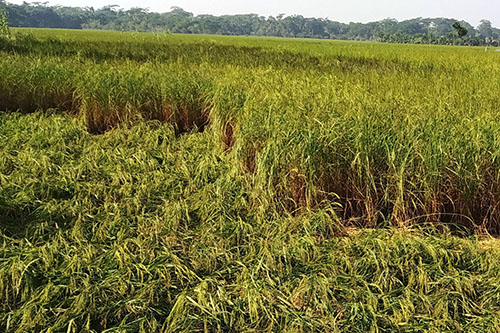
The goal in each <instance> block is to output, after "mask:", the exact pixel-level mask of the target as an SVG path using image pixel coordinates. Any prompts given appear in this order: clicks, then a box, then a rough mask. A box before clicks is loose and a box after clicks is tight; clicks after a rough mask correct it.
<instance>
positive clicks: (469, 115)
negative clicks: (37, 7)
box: [0, 29, 500, 332]
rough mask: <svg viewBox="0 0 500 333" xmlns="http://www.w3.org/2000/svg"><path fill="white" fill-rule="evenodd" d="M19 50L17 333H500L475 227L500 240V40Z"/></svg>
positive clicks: (13, 95) (8, 53)
mask: <svg viewBox="0 0 500 333" xmlns="http://www.w3.org/2000/svg"><path fill="white" fill-rule="evenodd" d="M0 55H1V57H0V110H3V111H4V112H1V113H0V240H1V242H0V331H7V332H26V331H36V332H38V331H54V332H59V331H67V332H79V331H84V332H85V331H87V332H101V331H104V330H109V331H131V332H137V331H140V332H156V331H158V332H160V331H166V332H173V331H207V332H212V331H221V332H227V331H276V332H280V331H287V332H294V331H296V332H301V331H314V330H316V331H343V332H346V331H347V332H367V331H422V332H423V331H474V332H492V331H498V330H500V321H499V316H500V294H499V290H500V263H499V261H498V256H499V255H500V252H499V250H498V248H497V245H496V242H494V241H492V242H488V243H486V242H484V241H480V240H479V239H478V238H476V237H477V236H472V235H474V231H477V232H479V233H483V234H484V233H485V232H486V231H489V232H491V233H498V232H499V231H500V211H499V209H500V207H499V203H500V165H499V163H500V160H499V157H500V111H499V110H498V103H497V101H498V96H499V94H500V83H499V82H500V81H499V80H498V77H499V75H500V69H499V67H498V66H497V64H498V61H499V60H500V54H499V53H496V52H491V51H490V52H484V49H483V48H473V47H449V46H439V47H438V46H418V45H413V46H408V45H387V44H380V43H359V42H332V41H320V40H288V39H263V38H240V37H215V36H193V35H168V34H137V33H135V34H127V33H119V32H98V31H92V32H88V31H69V30H33V31H31V32H30V31H28V30H21V29H15V30H14V36H13V38H12V39H6V38H2V39H0ZM355 227H356V228H355ZM360 228H363V230H359V229H360ZM366 228H369V229H366ZM459 236H460V237H459Z"/></svg>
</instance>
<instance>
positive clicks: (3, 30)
mask: <svg viewBox="0 0 500 333" xmlns="http://www.w3.org/2000/svg"><path fill="white" fill-rule="evenodd" d="M0 36H3V37H7V38H10V29H9V23H8V21H7V13H6V12H5V10H4V9H0Z"/></svg>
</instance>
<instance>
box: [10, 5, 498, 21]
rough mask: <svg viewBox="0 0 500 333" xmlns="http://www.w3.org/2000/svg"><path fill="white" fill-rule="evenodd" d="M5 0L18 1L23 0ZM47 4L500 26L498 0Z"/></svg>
mask: <svg viewBox="0 0 500 333" xmlns="http://www.w3.org/2000/svg"><path fill="white" fill-rule="evenodd" d="M26 1H27V2H31V1H33V0H26ZM39 1H40V2H43V1H45V0H39ZM7 2H11V3H18V4H19V3H22V2H23V0H7ZM49 4H50V5H63V6H78V7H84V6H92V7H94V8H100V7H103V6H106V5H119V6H120V7H122V8H126V9H128V8H131V7H142V8H149V10H150V11H155V12H167V11H169V10H170V8H171V7H172V6H178V7H181V8H183V9H184V10H186V11H188V12H192V13H194V14H196V15H198V14H212V15H225V14H250V13H254V14H260V15H263V16H269V15H273V16H276V15H278V14H280V13H284V14H286V15H294V14H297V15H303V16H306V17H318V18H329V19H330V20H333V21H339V22H345V23H348V22H364V23H365V22H371V21H378V20H382V19H385V18H395V19H397V20H398V21H401V20H404V19H410V18H416V17H447V18H455V19H458V20H465V21H467V22H469V23H471V24H472V25H474V26H476V25H477V24H479V21H480V20H481V19H487V20H490V21H491V22H492V23H493V26H496V27H499V28H500V0H475V1H471V0H329V1H328V0H208V1H207V0H141V1H134V0H50V1H49Z"/></svg>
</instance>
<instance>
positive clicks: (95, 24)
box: [0, 0, 500, 45]
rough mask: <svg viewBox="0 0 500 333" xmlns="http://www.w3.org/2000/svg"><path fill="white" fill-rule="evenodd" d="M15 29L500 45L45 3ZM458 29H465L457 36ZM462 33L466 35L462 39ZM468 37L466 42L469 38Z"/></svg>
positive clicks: (19, 17) (18, 16)
mask: <svg viewBox="0 0 500 333" xmlns="http://www.w3.org/2000/svg"><path fill="white" fill-rule="evenodd" d="M0 8H5V9H7V12H8V14H9V21H10V24H11V25H12V26H14V27H35V28H71V29H82V28H83V29H104V30H118V31H141V32H146V31H149V32H173V33H183V34H217V35H247V36H274V37H302V38H322V39H341V40H371V41H375V40H377V41H383V42H393V43H417V44H450V45H451V44H454V45H498V43H499V40H500V30H499V29H497V28H494V27H492V25H491V22H489V21H487V20H483V21H481V24H480V25H479V26H478V27H477V28H476V29H474V27H472V26H471V25H470V24H469V23H467V22H457V21H456V20H453V19H447V18H416V19H411V20H405V21H402V22H398V21H396V20H393V19H386V20H382V21H378V22H371V23H366V24H363V23H354V22H351V23H349V24H346V23H340V22H335V21H332V20H329V19H323V18H306V17H303V16H301V15H292V16H284V15H278V16H277V17H273V16H270V17H267V18H266V17H263V16H259V15H256V14H248V15H225V16H213V15H198V16H195V15H193V14H192V13H189V12H186V11H185V10H183V9H182V8H179V7H172V10H171V11H170V12H167V13H154V12H149V11H148V10H147V9H144V8H132V9H129V10H124V9H121V8H120V7H118V6H106V7H103V8H100V9H94V8H91V7H90V8H88V7H87V8H78V7H61V6H47V4H46V3H39V2H35V3H32V4H30V3H27V2H25V3H23V4H22V5H15V4H8V3H6V2H5V1H4V0H0ZM454 24H460V26H461V27H462V28H463V29H459V30H455V29H454V28H453V25H454ZM458 32H460V33H464V32H468V33H466V35H462V36H461V35H460V34H457V33H458ZM464 37H465V38H464Z"/></svg>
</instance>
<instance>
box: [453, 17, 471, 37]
mask: <svg viewBox="0 0 500 333" xmlns="http://www.w3.org/2000/svg"><path fill="white" fill-rule="evenodd" d="M453 29H455V32H456V33H457V35H458V37H460V38H463V37H465V35H467V33H468V32H469V31H467V29H466V28H464V27H463V26H462V25H461V24H460V22H458V21H457V22H455V23H453Z"/></svg>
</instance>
